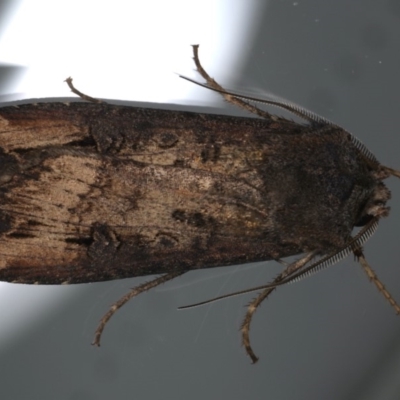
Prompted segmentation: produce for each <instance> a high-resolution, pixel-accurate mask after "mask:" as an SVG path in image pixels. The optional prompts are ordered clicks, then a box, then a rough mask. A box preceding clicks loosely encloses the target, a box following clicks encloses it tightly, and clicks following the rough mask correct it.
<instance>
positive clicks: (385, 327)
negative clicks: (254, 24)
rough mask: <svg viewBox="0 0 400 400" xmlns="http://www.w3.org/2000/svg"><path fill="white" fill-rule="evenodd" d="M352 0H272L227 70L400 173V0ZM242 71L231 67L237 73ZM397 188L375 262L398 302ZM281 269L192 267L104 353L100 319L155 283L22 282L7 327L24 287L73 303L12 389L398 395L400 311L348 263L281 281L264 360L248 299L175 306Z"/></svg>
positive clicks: (268, 309) (38, 337)
mask: <svg viewBox="0 0 400 400" xmlns="http://www.w3.org/2000/svg"><path fill="white" fill-rule="evenodd" d="M348 4H349V2H346V1H344V0H339V1H335V2H320V1H317V0H313V1H311V0H308V1H297V2H294V1H272V2H271V3H270V6H269V7H268V8H267V9H266V12H265V14H264V15H263V23H262V29H260V30H259V31H258V32H257V33H256V34H255V35H254V37H255V41H254V42H253V43H248V48H247V49H246V51H247V52H248V54H249V55H248V56H247V57H248V59H247V67H246V69H245V70H244V71H242V76H241V78H240V80H238V81H236V82H229V81H226V80H224V77H223V76H222V77H215V78H216V79H218V80H219V81H220V82H221V83H224V84H226V85H227V86H229V87H234V88H235V89H238V88H248V87H251V88H263V89H265V90H266V91H269V92H272V93H273V94H276V95H279V96H282V97H284V98H287V99H288V100H291V101H294V102H296V103H298V104H300V105H302V106H304V107H306V108H310V109H311V110H312V111H315V112H318V113H320V114H321V115H323V116H324V117H327V118H329V119H331V120H333V121H335V122H336V123H337V124H340V125H342V126H344V127H345V128H347V129H348V130H350V131H351V132H353V133H354V134H355V135H356V136H357V137H358V138H359V139H361V140H362V141H363V142H364V143H365V144H366V145H367V147H368V148H369V149H370V150H371V151H373V153H374V154H375V155H376V156H377V157H378V159H379V160H381V161H382V163H384V164H386V165H388V166H391V167H394V168H397V169H399V168H400V158H399V156H398V153H399V148H400V146H399V107H400V105H399V96H398V92H399V86H400V84H399V80H398V74H399V71H400V52H399V43H400V7H399V6H398V4H399V3H398V2H397V1H382V2H377V1H376V0H367V1H353V2H351V6H349V5H348ZM193 11H195V10H193ZM204 29H207V26H206V23H205V27H204ZM205 67H207V66H206V65H205ZM230 67H231V66H229V65H227V66H226V68H227V76H228V75H229V74H233V73H234V72H235V71H233V72H232V71H230V70H229V69H230ZM217 101H218V100H217V97H216V102H217ZM216 104H219V105H221V103H219V102H218V103H216ZM399 183H400V182H399V180H395V179H394V178H392V179H390V180H389V181H388V185H389V187H390V189H391V190H392V192H393V200H392V201H391V205H392V208H393V209H392V212H391V215H390V217H389V218H387V219H385V220H383V221H382V223H381V224H380V228H379V229H378V232H377V233H376V234H375V236H374V237H373V238H372V239H371V240H370V242H368V243H367V245H366V257H367V259H368V261H369V262H370V264H371V265H372V266H373V267H374V268H375V271H376V273H377V274H378V276H379V277H380V278H381V280H382V281H383V282H384V283H385V284H386V286H387V287H388V289H389V290H390V291H391V292H392V294H393V296H394V297H395V298H397V299H398V300H399V301H400V289H399V288H400V285H399V282H400V272H399V270H400V268H399V259H400V257H399V255H400V252H399V229H400V225H399V221H400V218H399V217H400V185H399ZM327 229H329V227H328V228H327ZM280 269H281V266H280V265H278V264H275V263H272V262H270V263H260V264H258V265H257V266H254V265H251V266H243V267H232V268H230V269H227V268H217V269H213V270H204V271H196V272H191V273H188V274H186V275H185V276H183V277H182V278H179V279H177V280H175V281H174V282H171V283H169V284H166V285H164V286H163V287H161V288H160V289H157V290H153V291H151V292H150V293H147V294H145V295H142V296H140V297H138V298H136V299H134V300H133V301H131V302H130V303H129V304H128V305H126V306H125V307H124V308H123V309H121V310H120V311H119V312H118V314H117V315H116V316H115V317H113V319H112V320H111V321H110V323H109V325H108V326H107V327H106V330H105V333H104V337H103V342H102V347H101V348H100V349H97V348H93V347H91V346H90V342H91V340H92V337H93V333H94V330H95V328H96V325H97V322H98V320H99V319H100V317H101V316H102V314H103V313H104V312H105V311H106V310H107V309H108V307H109V305H110V304H112V303H113V302H114V301H115V300H116V299H118V298H119V297H120V296H122V295H123V294H125V293H126V291H127V290H129V288H131V287H133V286H135V285H138V284H139V283H141V282H143V281H144V280H147V279H148V278H143V279H132V280H123V281H116V282H105V283H99V284H92V285H80V286H74V287H59V288H56V289H57V290H55V288H54V287H51V288H49V287H32V286H31V287H27V286H21V285H19V286H15V289H13V294H12V295H10V296H11V297H9V298H8V299H9V300H8V304H0V320H1V315H2V314H5V313H12V312H14V310H16V311H15V318H18V313H19V311H18V310H19V308H18V307H21V305H18V307H16V304H17V303H18V299H19V298H20V297H22V296H25V295H26V296H33V297H35V296H36V294H39V292H41V293H42V292H46V291H48V292H52V293H53V292H56V293H54V296H57V295H58V294H60V293H62V295H64V294H65V293H68V292H70V293H72V294H73V297H72V298H71V299H69V300H68V301H66V302H65V303H60V305H57V306H54V307H53V309H52V311H51V312H49V313H48V314H47V315H45V316H44V317H40V318H38V319H37V320H36V323H34V324H32V325H31V329H30V330H22V331H19V332H17V333H15V334H14V335H13V337H12V338H11V339H9V340H8V341H7V342H6V343H4V345H3V346H2V347H1V348H0V397H1V398H4V399H20V398H38V399H39V398H40V399H43V400H47V399H60V400H63V399H74V400H78V399H79V400H80V399H85V400H91V399H110V398H115V399H132V398H137V399H156V398H176V399H186V398H190V399H221V398H224V399H259V398H267V399H274V400H281V399H282V400H283V399H299V400H300V399H307V400H308V399H324V400H331V399H332V400H333V399H335V400H336V399H349V400H350V399H351V400H357V399H385V400H390V399H398V398H399V397H400V387H399V386H400V385H399V379H398V377H399V376H400V339H399V336H400V317H398V316H396V315H395V313H394V311H393V309H392V308H391V307H390V306H389V305H388V304H387V302H386V301H385V300H384V299H383V297H382V296H381V295H380V294H379V293H378V292H377V290H376V289H375V288H374V287H373V285H371V284H370V283H369V282H368V280H367V278H366V276H365V275H364V273H363V272H362V270H361V268H360V267H359V266H358V265H357V264H356V263H355V262H353V260H352V259H351V258H349V259H347V260H346V261H344V262H341V263H340V264H339V265H337V266H335V267H332V268H331V269H329V270H327V271H324V272H321V273H320V274H318V275H316V276H313V277H311V278H309V279H307V280H304V281H302V282H300V283H297V284H294V285H289V286H287V287H282V288H280V289H279V290H278V291H277V292H276V293H275V294H274V295H273V296H271V298H270V299H269V300H268V301H266V302H265V303H264V304H263V305H262V306H261V307H260V309H259V310H258V311H257V313H256V316H255V318H254V321H253V324H252V330H251V340H252V344H253V347H254V350H255V352H256V353H257V355H258V356H259V357H260V361H259V363H258V364H256V365H251V364H250V362H249V359H248V358H247V356H246V355H245V352H244V350H243V348H242V347H241V346H240V336H239V332H238V328H239V326H240V323H241V320H242V318H243V316H244V312H245V305H246V304H247V302H248V301H249V299H250V298H252V296H251V295H249V296H244V297H241V298H232V299H229V300H226V301H223V302H218V303H215V304H212V305H210V306H205V307H202V308H196V309H191V310H187V311H178V310H177V307H178V306H180V305H186V304H190V303H192V302H194V301H200V300H203V299H207V298H209V297H213V296H216V295H219V294H221V293H229V292H231V291H235V290H239V289H241V288H247V287H251V286H255V285H259V284H261V283H264V282H268V281H269V280H271V279H272V278H273V277H274V276H275V275H276V274H277V273H278V271H279V270H280ZM18 304H19V303H18ZM25 307H29V302H26V304H25ZM0 325H1V324H0ZM1 329H2V327H1V326H0V330H1Z"/></svg>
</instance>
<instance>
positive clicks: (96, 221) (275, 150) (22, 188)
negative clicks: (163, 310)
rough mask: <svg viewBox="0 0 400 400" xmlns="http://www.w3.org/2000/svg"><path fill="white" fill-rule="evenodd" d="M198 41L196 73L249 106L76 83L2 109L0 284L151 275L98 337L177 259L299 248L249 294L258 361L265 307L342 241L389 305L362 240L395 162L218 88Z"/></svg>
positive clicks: (278, 253)
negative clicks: (143, 103)
mask: <svg viewBox="0 0 400 400" xmlns="http://www.w3.org/2000/svg"><path fill="white" fill-rule="evenodd" d="M193 51H194V61H195V64H196V69H197V71H198V72H199V74H200V75H201V76H202V77H203V78H204V79H205V84H201V83H197V82H194V83H197V84H200V85H201V86H205V87H206V88H208V89H211V90H214V91H217V92H219V93H221V95H222V96H223V97H224V98H225V100H226V101H228V102H230V103H232V104H234V105H236V106H239V107H241V108H243V109H245V110H247V111H249V112H250V113H252V114H253V116H251V117H248V118H242V117H232V116H224V115H212V114H200V113H192V112H184V111H171V110H160V109H149V108H137V107H127V106H118V105H112V104H108V103H105V102H103V101H100V100H96V99H93V98H90V97H89V96H86V95H84V94H83V93H81V92H79V91H78V90H76V89H75V88H74V87H73V86H72V81H71V79H68V80H67V82H68V84H69V85H70V87H71V89H72V91H73V92H75V93H76V94H78V95H79V96H80V97H81V98H83V99H85V100H88V101H87V102H71V103H61V102H58V103H51V102H43V103H35V104H24V105H18V106H8V107H3V108H0V280H1V281H7V282H14V283H28V284H74V283H87V282H98V281H106V280H111V279H121V278H128V277H135V276H143V275H159V276H158V277H157V278H155V279H153V280H150V281H149V282H147V283H144V284H142V285H140V286H138V287H136V288H135V289H133V290H132V291H131V292H129V293H128V294H127V295H125V296H124V297H123V298H121V299H120V300H119V301H118V302H116V303H115V304H114V305H113V306H112V307H111V309H110V310H109V312H108V313H107V314H105V315H104V317H103V318H102V320H101V322H100V324H99V327H98V328H97V331H96V334H95V339H94V344H96V345H99V344H100V338H101V334H102V331H103V329H104V327H105V325H106V323H107V321H108V320H109V319H110V318H111V316H112V315H113V314H114V313H115V312H116V311H117V309H118V308H120V307H121V306H122V305H124V304H125V303H126V302H127V301H128V300H129V299H130V298H132V297H134V296H136V295H138V294H140V293H142V292H144V291H146V290H149V289H151V288H153V287H155V286H157V285H159V284H161V283H163V282H166V281H168V280H171V279H174V278H176V277H177V276H179V275H182V274H184V273H185V272H186V271H189V270H193V269H200V268H212V267H217V266H227V265H234V264H241V263H248V262H255V261H263V260H281V259H282V258H284V257H287V256H292V255H297V254H302V258H300V259H299V260H297V261H295V262H293V263H290V264H289V265H286V267H285V269H284V270H283V272H282V273H281V274H279V275H278V276H277V277H276V279H275V280H274V281H273V282H271V283H270V284H268V285H265V286H260V287H258V288H252V289H249V290H247V291H244V292H248V291H252V290H259V291H260V293H259V294H258V296H257V297H256V298H255V299H254V300H253V301H252V302H251V303H250V304H249V306H248V309H247V313H246V316H245V319H244V322H243V324H242V328H241V331H242V341H243V344H244V347H245V349H246V352H247V354H248V355H249V356H250V358H251V359H252V361H253V362H256V361H257V357H256V355H255V354H254V352H253V350H252V348H251V344H250V339H249V329H250V323H251V319H252V316H253V314H254V312H255V311H256V309H257V307H258V306H259V305H260V303H261V302H262V301H263V300H264V299H266V298H267V297H268V296H269V295H270V294H271V293H272V292H273V291H274V290H275V289H276V288H277V287H278V286H279V285H283V284H286V283H288V282H291V281H293V280H297V279H300V278H302V277H304V276H306V275H308V274H311V273H313V272H315V271H317V270H320V269H322V268H325V267H327V266H330V265H332V264H334V263H336V262H338V261H340V260H341V259H343V258H344V257H346V256H347V255H349V254H350V253H353V254H354V255H355V256H356V257H357V258H358V260H359V262H360V264H361V265H362V267H363V268H364V270H365V271H366V273H367V275H368V277H369V278H370V279H371V280H372V282H374V283H375V284H376V286H377V287H378V289H379V290H380V292H381V293H382V294H383V295H384V296H385V298H386V299H387V300H388V301H389V302H390V303H391V305H392V306H393V307H394V308H395V310H396V312H397V313H399V312H400V307H399V306H398V305H397V304H396V302H395V301H394V300H393V298H392V297H391V295H390V294H389V292H388V291H387V290H386V289H385V287H384V286H383V285H382V283H381V282H380V281H379V280H378V278H377V277H376V275H375V273H374V272H373V270H372V269H371V268H370V266H369V265H368V263H367V261H366V259H365V257H364V255H363V252H362V246H363V244H364V243H365V242H366V241H367V240H368V239H369V238H370V237H371V235H372V234H373V233H374V231H375V230H376V228H377V225H378V222H379V220H380V218H382V217H384V216H387V215H388V212H389V208H388V207H387V206H386V202H387V201H388V199H389V198H390V192H389V190H388V189H387V188H386V186H385V185H384V183H383V180H384V179H386V178H388V177H390V176H396V177H400V172H399V171H395V170H393V169H391V168H389V167H385V166H383V165H381V164H380V163H379V162H378V160H377V159H376V158H375V157H374V156H373V155H372V153H371V152H370V151H369V150H367V149H366V148H365V147H364V145H363V144H361V143H360V142H359V141H358V140H357V139H356V138H355V137H354V136H353V135H351V134H350V133H349V132H347V131H346V130H344V129H343V128H341V127H339V126H337V125H335V124H333V123H331V122H329V121H327V120H325V119H324V118H321V117H319V116H317V115H315V114H313V113H311V112H309V111H306V110H304V109H302V108H300V107H298V106H295V105H292V104H290V103H285V102H278V101H270V100H259V99H255V98H251V97H247V96H243V95H240V94H238V93H234V92H230V91H226V90H225V89H223V88H222V87H221V86H220V85H219V84H218V83H217V82H216V81H215V80H214V79H212V78H210V76H209V75H208V74H207V72H206V71H205V70H204V69H203V67H202V66H201V64H200V61H199V57H198V46H193ZM185 79H188V78H185ZM188 80H190V79H188ZM255 102H258V103H263V104H266V105H273V106H277V107H280V108H283V109H285V110H288V111H290V112H291V113H293V114H294V115H296V116H297V117H298V118H299V119H300V120H301V123H300V122H295V121H292V120H289V119H286V118H283V117H280V116H277V115H273V114H271V113H269V112H268V111H265V110H263V109H261V108H259V107H256V106H255V105H254V104H256V103H255ZM355 227H359V228H358V230H357V232H356V233H355V234H353V235H352V231H353V230H354V228H355ZM228 296H229V295H228ZM225 297H227V296H225Z"/></svg>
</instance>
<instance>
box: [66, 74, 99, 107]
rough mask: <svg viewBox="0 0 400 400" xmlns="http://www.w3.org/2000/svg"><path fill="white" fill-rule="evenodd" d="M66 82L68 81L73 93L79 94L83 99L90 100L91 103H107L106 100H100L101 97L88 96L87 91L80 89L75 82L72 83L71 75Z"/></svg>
mask: <svg viewBox="0 0 400 400" xmlns="http://www.w3.org/2000/svg"><path fill="white" fill-rule="evenodd" d="M64 82H67V85H68V86H69V88H70V89H71V92H72V93H75V94H76V95H78V96H79V97H80V98H81V99H83V100H86V101H89V102H91V103H98V104H99V103H105V101H102V100H99V99H95V98H94V97H91V96H88V95H87V94H85V93H82V92H81V91H79V90H78V89H77V88H76V87H75V86H74V85H73V84H72V78H71V77H69V78H67V79H66V80H65V81H64Z"/></svg>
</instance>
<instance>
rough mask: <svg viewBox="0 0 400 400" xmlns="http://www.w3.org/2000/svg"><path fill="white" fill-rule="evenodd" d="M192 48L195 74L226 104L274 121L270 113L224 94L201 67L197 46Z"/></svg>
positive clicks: (221, 88)
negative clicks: (216, 92) (218, 94)
mask: <svg viewBox="0 0 400 400" xmlns="http://www.w3.org/2000/svg"><path fill="white" fill-rule="evenodd" d="M192 47H193V60H194V63H195V65H196V69H197V72H198V73H199V74H200V75H201V76H202V77H203V78H204V79H205V80H206V82H207V85H208V86H210V87H211V88H213V89H216V90H218V91H220V93H221V95H222V96H223V97H224V99H225V100H226V101H227V102H228V103H231V104H234V105H235V106H238V107H240V108H242V109H244V110H246V111H249V112H251V113H252V114H256V115H258V116H260V117H262V118H264V119H268V120H274V118H275V117H274V116H273V115H271V114H270V113H268V112H267V111H264V110H261V109H260V108H258V107H255V106H253V105H251V104H250V103H248V102H247V101H244V100H241V99H239V98H238V97H237V96H234V95H232V94H228V93H224V88H223V87H222V86H221V85H220V84H218V83H217V82H216V81H215V80H214V79H213V78H211V77H210V75H208V73H207V72H206V70H205V69H204V68H203V66H202V65H201V63H200V59H199V45H198V44H195V45H192Z"/></svg>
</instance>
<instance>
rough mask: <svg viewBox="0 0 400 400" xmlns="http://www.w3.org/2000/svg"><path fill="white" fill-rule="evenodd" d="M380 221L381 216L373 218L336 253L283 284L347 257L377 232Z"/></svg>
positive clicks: (298, 279)
mask: <svg viewBox="0 0 400 400" xmlns="http://www.w3.org/2000/svg"><path fill="white" fill-rule="evenodd" d="M378 221H379V218H377V217H375V218H373V219H372V220H371V221H370V222H369V223H368V224H366V225H365V226H364V227H363V228H362V229H361V230H360V231H359V232H358V233H357V235H355V236H354V237H353V238H352V239H351V240H350V241H349V242H348V243H347V244H346V245H345V247H343V248H342V249H341V250H338V251H335V252H334V253H331V254H328V255H326V256H325V257H322V258H321V259H320V260H318V261H316V262H315V263H313V264H311V265H310V266H308V267H307V268H304V269H303V270H301V271H299V272H298V273H297V274H294V275H293V276H291V277H290V278H289V279H286V280H285V281H284V282H283V283H282V284H286V283H293V282H298V281H300V280H301V279H303V278H306V277H309V276H311V275H314V274H315V273H317V272H319V271H322V270H323V269H326V268H328V267H331V266H332V265H335V264H337V263H338V262H339V261H341V260H343V259H344V258H346V257H347V256H348V255H349V254H350V253H352V252H354V249H357V248H361V247H362V246H363V245H364V243H366V242H367V241H368V240H369V239H370V238H371V236H372V235H373V234H374V233H375V232H376V230H377V228H378Z"/></svg>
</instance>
